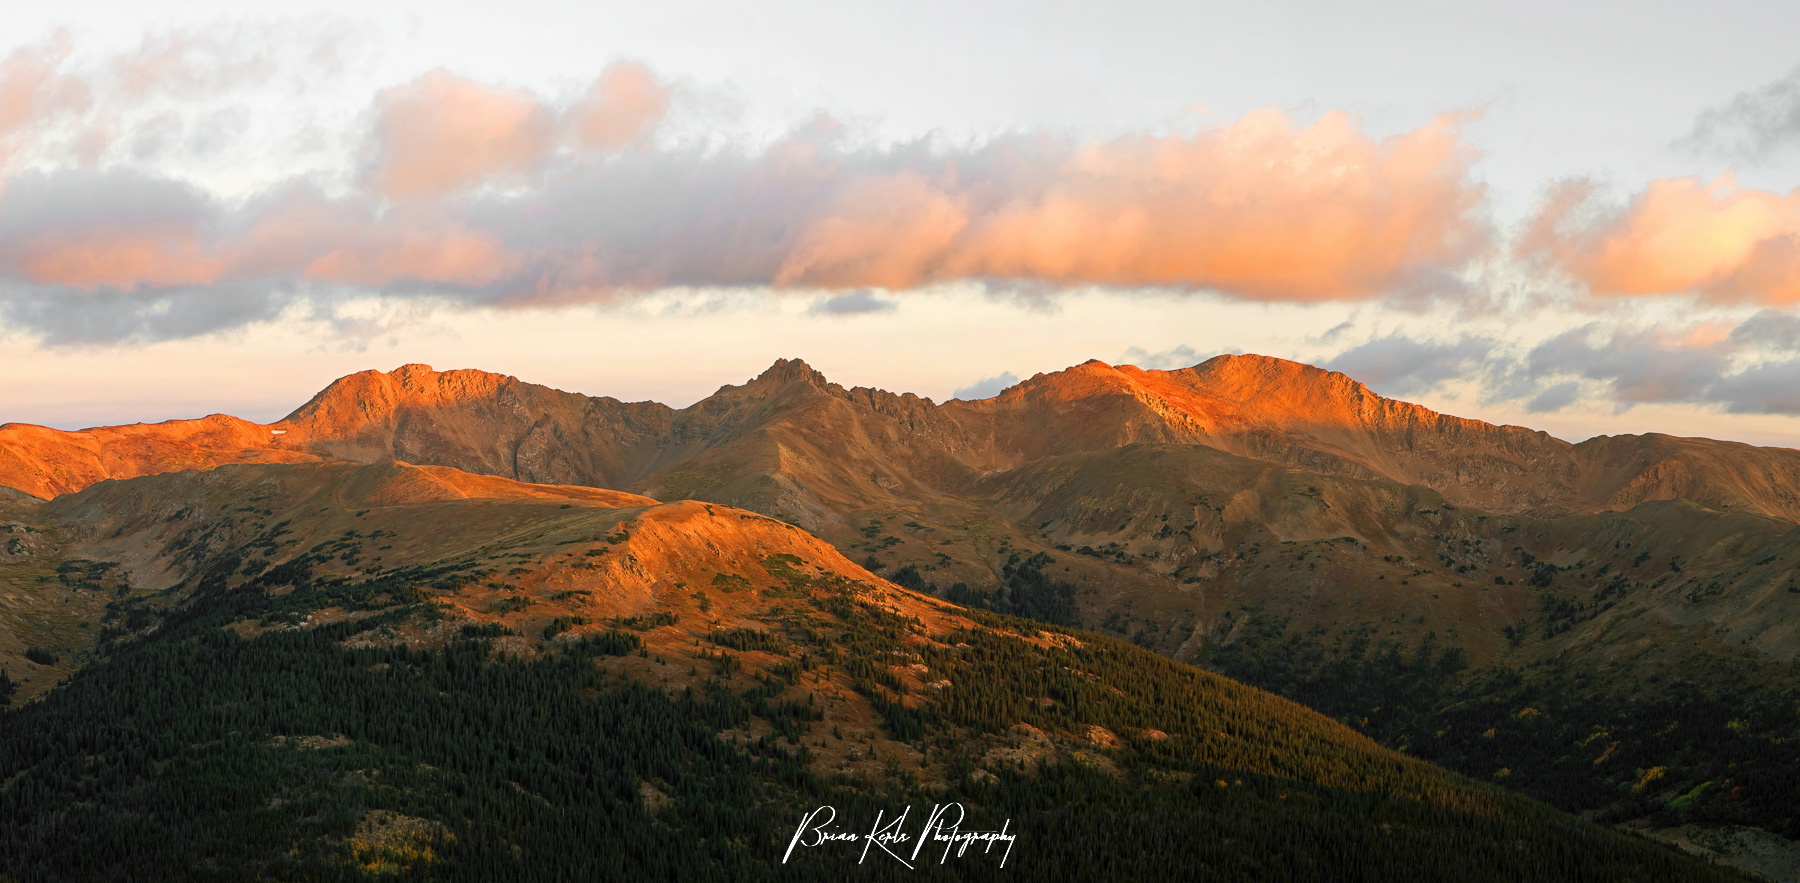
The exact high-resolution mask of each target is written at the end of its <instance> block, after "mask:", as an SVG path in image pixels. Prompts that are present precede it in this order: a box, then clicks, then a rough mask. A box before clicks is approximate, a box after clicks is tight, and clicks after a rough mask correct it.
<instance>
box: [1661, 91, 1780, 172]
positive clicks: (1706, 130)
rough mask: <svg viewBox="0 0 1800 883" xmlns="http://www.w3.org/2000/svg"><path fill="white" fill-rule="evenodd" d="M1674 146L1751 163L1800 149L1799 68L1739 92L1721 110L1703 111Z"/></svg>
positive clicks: (1719, 108)
mask: <svg viewBox="0 0 1800 883" xmlns="http://www.w3.org/2000/svg"><path fill="white" fill-rule="evenodd" d="M1677 143H1678V144H1681V145H1684V146H1687V147H1689V148H1692V149H1695V150H1701V151H1706V152H1712V153H1719V154H1723V155H1725V156H1729V157H1733V158H1735V159H1739V160H1747V161H1752V162H1761V161H1767V160H1769V159H1771V158H1773V157H1774V155H1775V154H1777V153H1779V152H1781V151H1782V150H1784V149H1787V148H1792V147H1795V146H1800V68H1795V69H1794V70H1792V71H1790V72H1789V73H1788V75H1787V76H1785V77H1782V78H1781V79H1779V80H1776V81H1775V82H1773V83H1767V84H1765V85H1762V86H1758V87H1757V88H1755V89H1749V90H1746V91H1743V92H1739V93H1738V94H1737V95H1736V96H1735V97H1734V98H1732V99H1731V102H1730V103H1729V104H1726V105H1725V106H1723V107H1715V108H1711V109H1708V110H1705V111H1702V112H1701V113H1700V115H1699V116H1697V117H1695V119H1694V128H1693V130H1692V131H1690V132H1689V133H1688V134H1687V135H1686V136H1685V137H1683V138H1682V139H1681V140H1680V141H1679V142H1677Z"/></svg>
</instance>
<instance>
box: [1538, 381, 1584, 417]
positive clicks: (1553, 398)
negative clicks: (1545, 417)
mask: <svg viewBox="0 0 1800 883" xmlns="http://www.w3.org/2000/svg"><path fill="white" fill-rule="evenodd" d="M1580 395H1581V384H1579V383H1577V382H1575V381H1573V380H1565V381H1563V382H1562V383H1558V384H1556V385H1555V386H1552V387H1550V388H1549V389H1546V390H1544V391H1543V392H1541V393H1539V394H1538V395H1537V396H1536V397H1535V398H1533V399H1532V400H1531V401H1529V402H1526V403H1525V413H1527V414H1546V413H1549V412H1551V411H1560V410H1562V409H1564V408H1567V407H1568V406H1570V405H1572V404H1574V403H1575V399H1576V398H1578V397H1580Z"/></svg>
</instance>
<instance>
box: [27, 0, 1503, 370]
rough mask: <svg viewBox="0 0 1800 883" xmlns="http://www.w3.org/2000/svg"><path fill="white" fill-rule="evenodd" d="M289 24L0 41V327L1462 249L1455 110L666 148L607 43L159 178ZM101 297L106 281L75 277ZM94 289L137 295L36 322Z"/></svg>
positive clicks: (241, 127) (1368, 276) (1411, 285)
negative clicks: (520, 81)
mask: <svg viewBox="0 0 1800 883" xmlns="http://www.w3.org/2000/svg"><path fill="white" fill-rule="evenodd" d="M313 30H314V31H318V34H319V35H323V36H320V38H319V40H316V41H312V42H307V41H306V40H301V41H300V42H301V43H306V45H298V44H296V45H284V44H282V43H280V42H279V41H276V40H271V39H269V36H270V35H269V34H265V33H262V32H257V33H248V32H245V33H243V34H239V33H238V32H237V31H232V30H230V29H229V28H227V29H224V30H220V31H217V32H213V31H183V32H176V33H171V34H164V35H158V36H152V37H147V38H145V39H144V40H143V41H142V43H141V44H140V45H138V46H136V47H135V48H133V49H132V50H130V51H128V52H125V53H123V54H120V55H117V56H114V57H111V58H110V59H106V60H104V61H102V62H98V63H88V64H87V65H86V67H82V68H80V69H79V70H74V69H71V68H69V65H68V64H67V63H66V62H65V59H66V58H67V57H69V55H70V52H71V49H70V42H69V40H68V38H67V37H66V36H59V37H57V38H56V39H54V40H51V41H48V42H46V43H44V44H42V45H39V46H36V47H27V48H26V49H22V50H18V51H16V52H14V53H13V55H12V56H10V57H9V58H8V59H7V60H6V61H4V62H0V160H3V159H4V157H5V156H6V155H8V153H9V151H12V152H15V153H16V151H13V148H14V147H16V146H17V145H18V144H29V145H35V147H33V149H34V150H35V153H34V154H33V157H34V159H33V162H35V163H36V165H35V166H33V167H31V168H30V169H27V170H14V171H11V172H8V171H7V170H6V169H5V168H4V167H0V175H5V178H4V179H0V298H4V299H6V301H7V302H8V303H7V304H0V314H3V315H4V316H5V317H6V321H7V322H8V326H7V329H6V330H8V331H14V332H23V333H26V334H31V335H44V336H45V337H46V339H59V340H62V339H79V338H78V337H77V338H67V337H66V336H65V335H69V334H77V335H78V334H79V329H83V328H94V329H106V330H105V331H104V333H106V334H113V333H115V332H116V330H117V329H118V328H124V327H135V328H139V329H145V333H149V331H148V330H149V329H155V330H156V333H158V334H169V335H174V336H182V335H183V334H184V333H185V331H184V330H183V329H184V328H186V327H187V326H185V325H183V324H182V323H181V322H180V321H178V320H177V319H174V318H171V317H176V316H180V315H198V314H193V313H187V312H183V311H180V310H173V307H172V306H171V304H172V303H173V302H174V300H176V299H180V298H187V297H189V296H190V295H191V294H192V292H194V291H196V290H201V289H205V288H207V287H209V286H216V287H218V288H219V290H220V291H221V292H228V291H243V290H248V287H252V286H253V287H255V288H256V290H259V291H262V292H265V295H264V297H267V298H270V299H272V301H271V302H273V303H281V302H287V303H292V302H295V301H296V300H297V299H300V298H303V297H307V296H315V295H308V294H303V292H315V293H316V292H317V291H319V290H320V289H321V287H325V288H334V289H335V288H342V289H354V290H355V291H356V292H357V293H360V294H364V295H375V296H382V297H391V298H410V297H424V298H435V299H444V300H447V301H449V302H460V303H468V304H490V305H527V304H530V305H555V304H564V303H576V302H612V301H617V300H622V299H628V298H634V297H638V296H641V295H642V294H644V293H646V292H649V291H654V290H657V289H661V288H667V287H696V288H707V289H748V288H758V289H760V288H774V289H776V290H796V291H802V292H807V293H817V292H818V291H819V290H820V289H826V290H828V291H829V292H830V299H829V300H827V301H824V302H821V303H820V304H818V305H817V306H816V307H815V311H816V312H819V313H820V314H826V315H844V314H850V313H854V312H858V311H863V312H866V311H870V310H875V309H887V308H889V307H886V306H883V305H884V304H891V303H892V298H891V297H884V298H877V297H876V296H875V295H873V294H868V293H867V291H868V290H870V289H877V290H886V291H904V290H906V289H912V288H918V287H926V286H931V285H936V284H940V283H950V282H958V281H973V282H976V283H978V284H980V285H982V286H983V287H985V288H986V289H987V290H989V291H990V292H1004V293H1011V294H1012V296H1013V297H1014V298H1015V299H1016V300H1018V301H1019V302H1020V303H1022V304H1028V305H1038V306H1042V305H1046V304H1053V303H1054V300H1053V298H1054V296H1055V294H1056V293H1057V292H1059V291H1061V290H1065V289H1068V288H1074V287H1088V286H1102V287H1127V288H1129V287H1144V286H1151V287H1158V288H1165V289H1174V290H1176V291H1182V292H1188V291H1210V292H1216V293H1220V294H1223V295H1225V296H1228V297H1236V298H1242V299H1252V300H1265V301H1319V300H1345V299H1363V298H1379V297H1384V296H1388V295H1389V294H1391V293H1393V292H1396V291H1408V290H1413V289H1415V288H1416V287H1417V286H1418V285H1420V284H1421V282H1422V280H1431V279H1441V278H1443V277H1444V276H1445V275H1446V274H1449V273H1452V272H1455V271H1456V270H1457V269H1458V268H1460V267H1461V266H1462V265H1463V264H1464V263H1466V262H1467V261H1468V260H1469V259H1470V258H1471V257H1472V256H1474V255H1477V254H1479V253H1480V252H1481V251H1482V250H1483V249H1485V248H1486V247H1487V246H1488V243H1489V236H1490V233H1489V229H1488V225H1487V222H1486V221H1485V219H1484V216H1483V212H1484V204H1483V192H1482V188H1481V186H1480V185H1479V184H1477V183H1475V182H1474V181H1473V180H1472V179H1471V177H1470V175H1469V166H1470V164H1471V163H1472V162H1473V161H1474V159H1475V152H1474V150H1473V149H1472V148H1471V147H1470V146H1469V145H1468V144H1467V143H1466V142H1465V141H1464V140H1463V139H1462V136H1461V134H1460V127H1461V125H1462V124H1463V122H1464V121H1465V117H1463V116H1458V115H1450V116H1444V117H1440V118H1437V119H1433V120H1431V121H1429V122H1428V123H1426V124H1425V125H1422V126H1420V127H1418V128H1417V129H1415V130H1413V131H1410V132H1404V133H1401V134H1398V135H1394V136H1392V137H1386V138H1378V137H1375V136H1373V135H1370V134H1369V133H1367V132H1365V131H1363V130H1362V129H1361V128H1360V127H1359V126H1358V124H1357V123H1356V122H1355V121H1354V120H1353V119H1352V118H1351V117H1349V116H1348V115H1346V114H1343V113H1336V112H1332V113H1326V114H1324V115H1322V116H1320V117H1319V118H1318V119H1316V120H1313V121H1310V122H1305V121H1300V120H1296V119H1294V118H1293V117H1291V116H1289V115H1287V114H1285V113H1282V112H1280V111H1276V110H1261V111H1256V112H1253V113H1250V114H1248V115H1246V116H1244V117H1242V118H1241V119H1238V120H1236V121H1230V122H1226V123H1223V124H1219V125H1212V126H1206V127H1201V128H1196V129H1192V130H1184V131H1182V132H1179V133H1162V134H1151V133H1144V134H1136V135H1126V136H1121V137H1114V138H1105V139H1089V140H1083V139H1079V138H1075V137H1071V136H1067V135H1062V134H1056V133H1048V132H1019V133H1012V134H1008V135H1003V136H998V137H995V138H992V139H988V140H985V141H973V142H969V143H963V144H947V143H944V142H942V141H940V140H937V139H931V138H926V139H921V140H918V141H910V142H899V143H889V144H873V143H866V142H858V141H856V140H855V138H854V137H853V135H852V134H851V132H850V131H849V130H848V129H847V128H846V127H845V126H843V125H841V124H839V123H837V122H836V121H835V120H832V119H831V118H830V117H825V116H820V117H817V118H814V119H812V120H809V121H806V122H805V123H803V124H801V125H800V126H798V127H796V128H795V129H794V130H793V131H792V132H790V133H788V134H787V135H785V136H783V137H779V138H776V139H774V140H773V141H771V142H769V143H766V144H749V143H743V142H732V141H729V140H721V139H718V138H712V139H707V138H698V139H682V140H679V141H676V140H672V139H671V140H668V141H664V140H660V139H659V138H658V137H657V134H658V132H659V131H661V130H662V127H663V123H664V121H665V119H666V118H667V117H668V115H669V114H670V113H671V112H672V110H671V109H672V108H676V107H677V106H678V105H679V104H680V102H679V101H678V100H677V99H679V98H680V93H679V91H678V90H677V88H676V87H675V86H674V85H672V84H670V83H669V82H667V81H665V80H663V79H661V78H659V77H658V76H657V75H656V74H655V72H653V71H651V70H650V69H648V68H646V67H644V66H643V65H641V64H637V63H634V62H617V63H614V64H611V65H610V66H607V67H606V68H604V69H603V70H602V71H601V72H600V74H599V75H598V76H597V77H596V78H595V79H594V80H593V81H592V83H591V85H589V87H588V88H586V89H585V90H582V91H581V92H580V93H579V94H576V95H573V96H563V97H555V96H546V95H544V94H540V93H538V92H534V91H530V90H526V89H520V88H514V87H509V86H504V85H496V84H492V83H484V82H479V81H476V80H472V79H469V78H467V77H464V76H462V75H460V74H457V73H455V72H451V71H448V70H442V69H440V70H433V71H430V72H428V73H425V74H423V75H420V76H418V77H415V78H413V79H411V80H409V81H406V82H403V83H400V84H398V85H395V86H392V87H390V88H386V89H383V90H380V91H379V92H377V93H376V94H375V95H374V96H373V97H372V98H371V101H370V104H369V112H368V113H367V114H366V115H365V116H364V117H363V118H362V119H363V121H364V123H365V124H366V127H367V128H366V130H365V131H363V132H362V133H361V136H360V141H358V140H357V137H355V133H344V134H345V135H346V136H351V137H348V139H347V140H340V141H338V142H333V141H332V139H330V138H328V137H323V136H322V140H321V141H320V143H321V144H326V143H343V144H345V145H347V146H349V147H350V148H351V149H352V152H353V153H354V154H355V155H354V157H352V158H351V160H352V161H351V162H349V163H348V166H349V167H350V169H351V171H349V172H348V173H347V174H346V173H344V172H343V171H342V170H340V171H334V172H329V173H324V172H315V173H312V174H306V173H298V174H296V176H295V177H294V178H292V179H290V180H285V181H274V182H264V183H261V184H255V185H252V184H241V185H232V186H240V187H243V188H247V189H242V190H238V191H234V192H230V193H224V192H218V191H216V190H208V189H206V188H204V187H202V186H200V185H198V184H196V183H190V182H191V181H195V180H203V179H205V177H206V176H205V175H204V174H194V175H190V176H189V177H188V178H180V177H177V176H176V175H175V174H174V173H173V172H170V171H160V170H166V169H170V168H174V167H176V166H177V165H178V164H179V163H182V162H186V163H190V164H194V163H198V164H212V165H217V163H218V158H220V157H226V156H231V155H232V145H233V143H234V139H236V138H238V137H240V135H239V134H238V133H244V132H248V131H251V130H253V129H254V123H253V121H252V119H251V116H252V115H253V114H256V113H258V112H260V111H259V110H258V109H257V108H256V107H255V106H254V105H243V104H242V103H241V102H240V103H239V104H235V105H234V104H229V103H223V102H226V100H227V98H226V97H222V96H225V93H230V92H232V91H233V90H235V89H237V88H238V87H239V86H238V84H242V83H251V84H252V85H254V84H257V83H261V84H263V85H270V84H273V83H275V81H276V80H277V79H279V78H282V77H287V76H289V75H294V74H295V72H296V71H299V70H301V69H302V68H304V66H305V65H308V64H315V62H316V63H317V64H324V62H317V61H316V59H313V57H314V56H318V55H319V54H320V52H319V50H320V48H321V47H323V46H326V45H327V44H328V43H329V42H330V41H329V40H328V39H326V38H327V37H329V36H330V34H329V32H330V29H329V28H325V29H323V30H320V29H319V28H317V27H313ZM314 43H317V45H313V44H314ZM308 46H311V49H310V50H309V49H308V48H307V47H308ZM309 59H312V60H309ZM338 63H339V62H335V61H334V62H332V64H338ZM296 65H299V67H296ZM72 70H73V71H74V72H71V71H72ZM297 81H298V80H297ZM282 82H284V83H285V82H286V81H285V80H282ZM96 84H98V86H97V88H98V91H97V92H96V91H93V89H94V88H95V86H96ZM259 88H260V87H259ZM271 88H272V86H271ZM95 95H98V96H99V99H97V100H98V102H99V103H98V104H95V100H96V99H94V96H95ZM230 100H231V101H237V100H238V99H236V98H232V99H230ZM209 102H210V103H209ZM58 115H62V116H65V117H66V119H64V120H63V122H64V123H67V125H63V124H62V123H59V124H58V125H59V126H61V128H59V129H56V131H55V133H54V137H52V136H51V135H47V134H45V133H46V132H48V131H49V129H45V128H44V125H43V121H45V120H48V119H51V118H54V117H57V116H58ZM58 139H60V140H58ZM15 142H16V143H15ZM358 144H359V145H360V146H359V147H358V146H356V145H358ZM70 157H75V160H74V161H73V162H71V161H70ZM195 167H196V168H197V167H198V166H195ZM94 168H106V169H110V171H108V172H106V173H104V174H102V173H98V172H93V171H88V170H91V169H94ZM84 169H86V170H84ZM189 171H190V172H191V171H192V169H191V168H190V169H189ZM223 177H229V175H227V176H223ZM104 292H112V293H121V294H129V295H131V297H129V298H124V299H109V298H103V297H90V296H86V295H95V294H99V293H104ZM857 292H863V293H862V294H857ZM221 296H223V295H221ZM165 301H166V302H165ZM8 304H10V305H8ZM101 308H105V309H125V310H133V311H140V312H143V313H145V314H146V316H148V315H149V314H152V313H155V314H157V315H160V316H162V317H163V318H161V319H158V320H157V321H154V322H153V321H149V320H148V319H145V320H144V321H139V322H132V321H122V322H118V321H114V320H113V318H106V319H93V320H92V321H89V320H83V319H78V318H77V317H75V316H73V315H70V316H66V317H61V316H53V314H55V313H59V312H67V313H71V314H72V313H77V312H80V311H82V310H89V309H101ZM228 313H229V311H226V312H224V313H208V314H207V315H208V316H212V315H225V314H228ZM257 313H258V311H257V310H249V311H246V312H245V313H244V315H252V314H257ZM192 327H194V328H196V329H199V328H208V329H210V328H214V327H215V325H214V323H213V320H212V319H211V318H207V319H205V320H204V321H199V322H197V323H196V324H194V325H193V326H192ZM96 333H99V332H96Z"/></svg>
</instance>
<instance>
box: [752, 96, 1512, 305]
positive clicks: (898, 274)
mask: <svg viewBox="0 0 1800 883" xmlns="http://www.w3.org/2000/svg"><path fill="white" fill-rule="evenodd" d="M1460 123H1461V119H1460V118H1458V117H1441V118H1439V119H1436V120H1433V121H1432V122H1431V123H1429V124H1427V125H1425V126H1422V127H1420V128H1419V129H1417V130H1414V131H1412V132H1409V133H1407V134H1405V135H1401V136H1397V137H1395V138H1391V139H1388V140H1386V141H1376V140H1374V139H1372V138H1370V137H1369V136H1367V135H1366V134H1364V133H1362V132H1361V131H1360V130H1358V129H1357V128H1356V127H1355V125H1354V124H1353V123H1352V122H1351V120H1350V118H1349V117H1348V116H1346V115H1344V114H1341V113H1328V114H1326V115H1325V116H1324V117H1322V118H1321V119H1319V120H1318V121H1317V122H1315V123H1313V124H1312V125H1310V126H1305V127H1301V126H1297V125H1296V124H1295V122H1294V121H1293V120H1292V119H1291V118H1289V117H1288V116H1286V115H1285V114H1282V113H1280V112H1279V111H1274V110H1263V111H1257V112H1253V113H1251V114H1249V115H1247V116H1245V117H1243V118H1242V119H1240V120H1238V121H1236V122H1234V123H1232V124H1230V125H1227V126H1223V127H1219V128H1214V129H1207V130H1204V131H1201V132H1199V133H1197V134H1195V135H1192V136H1179V135H1168V136H1132V137H1124V138H1118V139H1114V140H1110V141H1099V142H1092V143H1087V144H1071V143H1067V142H1061V141H1057V140H1054V139H1048V138H1042V137H1040V138H1025V139H1013V140H1008V141H1002V142H999V143H996V144H993V145H990V146H989V147H988V148H987V149H986V150H984V151H981V152H979V153H978V154H976V155H972V156H965V157H960V158H956V161H954V162H942V161H940V162H937V163H932V164H929V165H925V167H914V168H906V169H899V170H895V171H893V172H890V173H886V174H869V175H861V176H856V177H854V178H850V179H848V180H846V181H845V182H844V185H843V186H840V187H838V188H835V192H834V193H833V194H832V198H831V199H830V200H829V201H827V202H826V203H825V204H824V205H823V206H822V207H821V208H822V211H821V214H820V215H819V216H817V217H814V218H810V219H808V222H807V224H806V227H805V232H804V234H803V235H802V236H801V237H800V240H799V241H798V243H796V246H795V248H794V249H793V251H792V253H791V254H790V255H789V256H788V258H787V259H786V260H785V261H784V262H783V265H782V267H781V270H780V272H779V273H778V274H777V281H778V282H793V283H811V284H825V285H848V284H875V285H883V286H886V287H890V288H895V287H907V286H913V285H919V284H923V283H928V282H933V281H941V280H945V279H959V278H1001V279H1037V280H1046V281H1051V282H1057V283H1062V284H1071V285H1075V284H1098V285H1117V286H1147V285H1148V286H1169V287H1175V288H1208V289H1217V290H1220V291H1224V292H1229V293H1232V294H1236V295H1239V296H1243V297H1251V298H1258V299H1268V300H1302V301H1304V300H1338V299H1355V298H1362V297H1369V296H1373V295H1375V294H1378V293H1380V292H1381V291H1383V290H1385V289H1387V288H1390V287H1393V286H1397V285H1401V284H1404V283H1405V282H1406V281H1407V280H1409V279H1411V278H1413V277H1415V276H1417V275H1419V274H1421V273H1427V272H1430V271H1433V270H1440V269H1444V268H1448V267H1454V266H1458V265H1460V264H1461V263H1463V262H1464V261H1466V260H1467V259H1468V258H1469V257H1470V256H1472V255H1473V254H1474V253H1476V252H1477V251H1479V250H1480V249H1481V248H1482V247H1483V246H1484V245H1485V243H1486V229H1485V227H1484V225H1483V224H1482V223H1481V222H1480V221H1479V219H1478V218H1477V217H1476V212H1475V210H1476V208H1477V206H1478V204H1479V203H1480V199H1481V189H1480V187H1479V186H1477V185H1475V184H1473V183H1471V182H1470V181H1469V180H1468V178H1467V170H1468V165H1469V164H1470V163H1471V162H1472V161H1473V159H1474V151H1473V149H1472V148H1470V147H1468V146H1467V145H1466V144H1465V143H1464V142H1463V141H1462V140H1461V138H1460V136H1459V133H1458V127H1459V125H1460ZM932 166H935V167H932Z"/></svg>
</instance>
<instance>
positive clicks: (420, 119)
mask: <svg viewBox="0 0 1800 883" xmlns="http://www.w3.org/2000/svg"><path fill="white" fill-rule="evenodd" d="M375 105H376V116H377V118H376V123H375V144H374V148H375V157H374V164H373V167H372V168H371V169H370V171H369V180H370V183H371V185H372V186H374V187H375V188H376V189H377V190H379V191H381V192H382V193H384V194H386V195H387V196H389V197H392V198H394V199H407V198H411V197H418V196H434V195H438V194H442V193H447V192H450V191H453V190H460V189H462V188H464V187H468V186H471V185H474V184H478V183H482V182H485V181H490V180H493V179H496V178H501V179H508V178H516V177H518V176H521V175H523V174H524V173H526V172H528V171H530V170H531V169H532V168H533V167H534V166H536V165H537V164H538V163H539V162H540V161H541V160H542V159H543V158H544V156H545V155H546V154H547V153H549V151H550V148H551V145H552V136H553V134H554V126H553V122H554V121H553V119H552V116H551V113H550V111H549V109H548V108H546V107H545V106H543V105H542V104H540V103H539V102H538V100H537V99H536V97H535V96H533V95H532V94H531V93H528V92H524V91H520V90H515V89H503V88H494V87H489V86H484V85H482V84H480V83H476V82H474V81H472V80H467V79H464V78H462V77H459V76H457V75H455V74H452V73H450V72H449V71H445V70H441V69H440V70H435V71H432V72H430V73H427V74H425V75H424V76H421V77H419V78H418V79H416V80H413V81H412V82H410V83H406V84H404V85H401V86H396V87H394V88H391V89H385V90H382V92H381V93H380V94H378V95H377V96H376V97H375Z"/></svg>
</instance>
